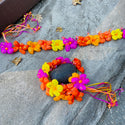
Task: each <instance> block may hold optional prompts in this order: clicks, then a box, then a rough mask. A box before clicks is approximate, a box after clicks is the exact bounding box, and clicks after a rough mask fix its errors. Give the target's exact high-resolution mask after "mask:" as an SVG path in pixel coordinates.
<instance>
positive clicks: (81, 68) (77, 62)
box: [73, 58, 84, 73]
mask: <svg viewBox="0 0 125 125" xmlns="http://www.w3.org/2000/svg"><path fill="white" fill-rule="evenodd" d="M73 64H74V65H75V66H76V68H77V69H78V70H79V71H80V72H82V73H84V67H82V66H81V61H80V60H79V59H78V58H74V60H73Z"/></svg>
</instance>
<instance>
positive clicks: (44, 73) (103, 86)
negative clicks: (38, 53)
mask: <svg viewBox="0 0 125 125" xmlns="http://www.w3.org/2000/svg"><path fill="white" fill-rule="evenodd" d="M66 63H71V64H72V65H74V66H75V67H76V68H77V70H78V71H79V72H80V73H81V74H78V73H77V72H74V73H72V76H70V77H69V78H68V81H69V83H67V84H64V83H59V82H58V80H57V79H50V72H51V71H53V70H54V69H56V68H57V67H58V66H60V65H62V64H66ZM83 73H84V68H83V67H82V66H81V61H80V60H79V59H78V58H74V59H73V61H72V62H71V61H70V59H69V58H63V57H58V58H56V59H55V60H53V61H52V62H48V63H47V62H45V63H44V64H43V65H42V69H39V71H38V74H37V77H38V78H39V80H40V82H41V85H40V88H41V89H42V90H46V95H48V96H51V97H54V98H53V100H54V101H59V100H61V99H62V100H67V101H68V104H73V102H74V100H75V99H76V100H77V101H82V97H83V96H84V93H87V94H89V95H90V96H92V97H93V98H95V99H98V100H100V101H103V102H105V103H107V106H108V108H111V107H114V106H117V105H118V104H117V99H116V91H118V90H122V89H117V90H115V91H113V90H112V87H111V83H109V82H102V83H94V84H90V85H87V84H88V83H89V82H90V80H89V79H88V78H87V75H86V74H83ZM94 86H96V87H94ZM91 93H96V95H93V94H91ZM99 94H103V95H106V100H103V99H100V98H98V97H97V96H98V95H99Z"/></svg>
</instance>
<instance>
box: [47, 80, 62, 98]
mask: <svg viewBox="0 0 125 125" xmlns="http://www.w3.org/2000/svg"><path fill="white" fill-rule="evenodd" d="M58 84H59V83H58V81H57V80H56V79H53V80H52V81H51V82H49V83H47V87H48V88H50V89H49V94H50V96H51V97H53V96H54V95H55V96H60V92H62V91H63V86H62V85H58Z"/></svg>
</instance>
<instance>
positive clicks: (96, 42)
mask: <svg viewBox="0 0 125 125" xmlns="http://www.w3.org/2000/svg"><path fill="white" fill-rule="evenodd" d="M99 43H100V37H99V35H92V44H93V45H94V46H98V45H99Z"/></svg>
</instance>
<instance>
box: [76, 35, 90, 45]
mask: <svg viewBox="0 0 125 125" xmlns="http://www.w3.org/2000/svg"><path fill="white" fill-rule="evenodd" d="M77 43H78V44H79V46H88V45H89V44H91V37H90V36H89V35H88V36H86V37H83V36H78V39H77Z"/></svg>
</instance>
